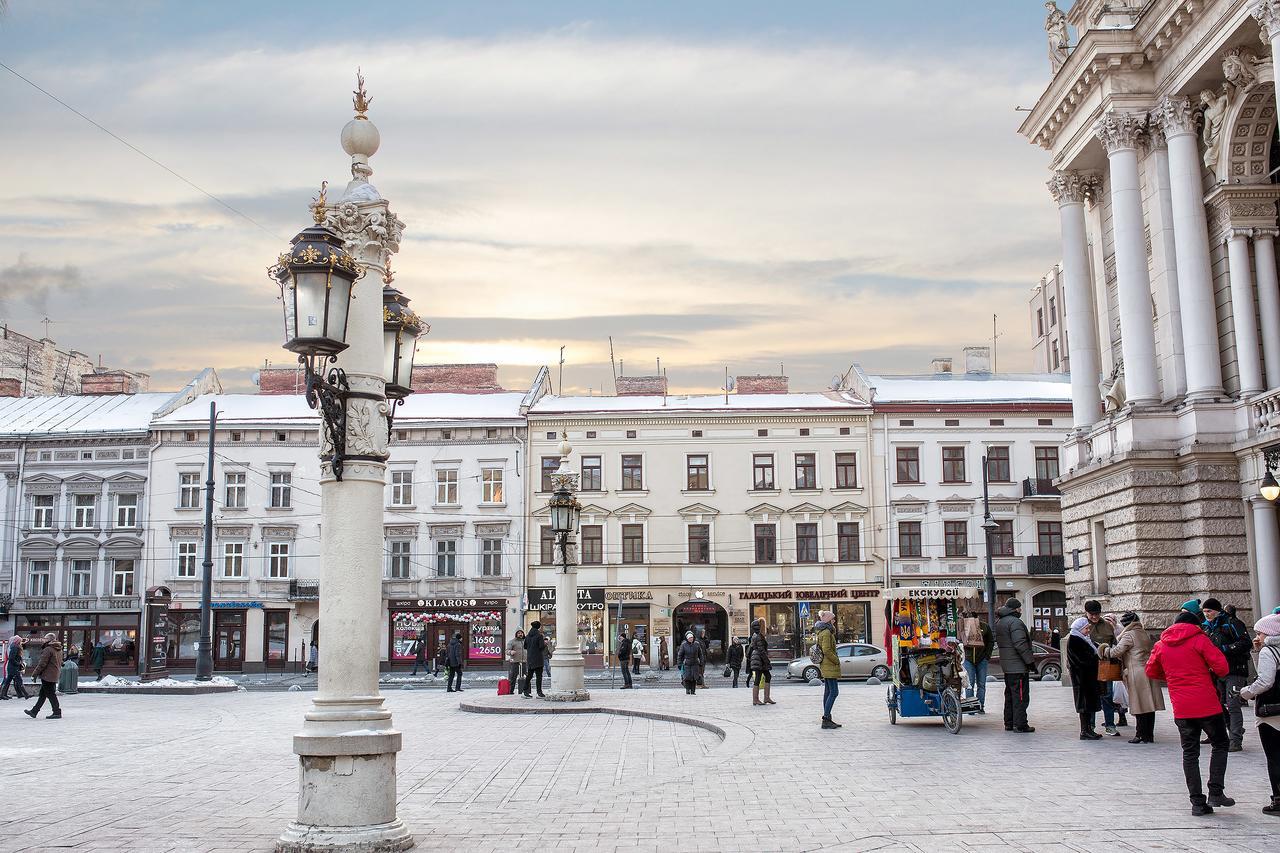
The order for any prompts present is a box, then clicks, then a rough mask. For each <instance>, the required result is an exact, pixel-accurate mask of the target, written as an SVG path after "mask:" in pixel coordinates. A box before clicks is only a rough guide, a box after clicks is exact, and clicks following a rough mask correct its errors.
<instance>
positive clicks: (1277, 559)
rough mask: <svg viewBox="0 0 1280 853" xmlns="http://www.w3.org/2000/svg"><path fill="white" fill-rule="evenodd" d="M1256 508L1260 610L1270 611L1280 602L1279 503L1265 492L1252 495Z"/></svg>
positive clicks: (1256, 556)
mask: <svg viewBox="0 0 1280 853" xmlns="http://www.w3.org/2000/svg"><path fill="white" fill-rule="evenodd" d="M1248 500H1249V505H1250V507H1251V508H1252V510H1253V550H1254V555H1253V556H1254V560H1255V561H1256V563H1257V566H1258V609H1257V610H1255V611H1254V613H1259V614H1265V613H1270V612H1271V610H1272V608H1274V607H1275V606H1276V605H1280V525H1278V524H1277V520H1276V505H1275V504H1273V503H1272V502H1271V501H1269V500H1267V499H1266V498H1264V497H1262V496H1261V495H1254V496H1253V497H1251V498H1249V499H1248Z"/></svg>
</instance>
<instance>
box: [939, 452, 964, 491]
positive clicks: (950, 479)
mask: <svg viewBox="0 0 1280 853" xmlns="http://www.w3.org/2000/svg"><path fill="white" fill-rule="evenodd" d="M964 481H965V476H964V448H963V447H944V448H942V482H944V483H963V482H964Z"/></svg>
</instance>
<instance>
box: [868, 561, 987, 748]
mask: <svg viewBox="0 0 1280 853" xmlns="http://www.w3.org/2000/svg"><path fill="white" fill-rule="evenodd" d="M977 595H978V591H977V590H976V589H973V588H971V587H958V586H924V587H898V588H895V589H889V590H885V593H884V597H885V599H886V602H887V603H886V608H887V609H888V611H889V612H888V617H889V638H888V642H887V643H886V646H887V647H888V648H887V651H888V652H889V657H890V661H889V663H890V667H891V668H892V670H893V683H892V684H891V685H890V686H889V689H888V696H887V697H886V701H887V704H888V706H889V722H890V724H893V725H896V724H897V722H898V717H941V718H942V724H943V725H944V726H945V727H946V729H947V731H949V732H951V733H952V734H959V733H960V727H961V726H962V725H963V724H964V715H965V714H972V713H975V712H977V711H978V710H979V708H980V707H981V706H980V705H979V704H978V700H977V699H976V698H970V699H965V698H964V679H963V676H962V673H963V672H964V652H963V651H962V649H961V646H960V642H959V640H958V639H957V636H956V634H957V628H958V626H959V624H960V611H961V603H962V602H963V601H964V600H965V599H969V598H976V597H977Z"/></svg>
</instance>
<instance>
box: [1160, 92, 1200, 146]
mask: <svg viewBox="0 0 1280 853" xmlns="http://www.w3.org/2000/svg"><path fill="white" fill-rule="evenodd" d="M1150 122H1151V124H1152V125H1154V126H1155V127H1156V128H1158V129H1159V130H1160V133H1161V134H1163V135H1164V137H1165V138H1166V139H1167V138H1168V137H1170V136H1180V135H1182V134H1188V133H1190V134H1193V133H1195V132H1196V124H1197V121H1196V114H1195V111H1194V110H1193V109H1192V108H1191V99H1190V98H1188V97H1185V96H1182V97H1174V96H1168V97H1165V98H1163V99H1162V100H1161V101H1160V103H1158V104H1156V107H1155V109H1153V110H1152V111H1151V115H1150Z"/></svg>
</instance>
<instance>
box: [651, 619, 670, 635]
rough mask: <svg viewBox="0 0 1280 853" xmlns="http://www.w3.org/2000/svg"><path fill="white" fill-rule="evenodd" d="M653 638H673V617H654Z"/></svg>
mask: <svg viewBox="0 0 1280 853" xmlns="http://www.w3.org/2000/svg"><path fill="white" fill-rule="evenodd" d="M653 636H655V637H670V636H671V617H670V616H655V617H653Z"/></svg>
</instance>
